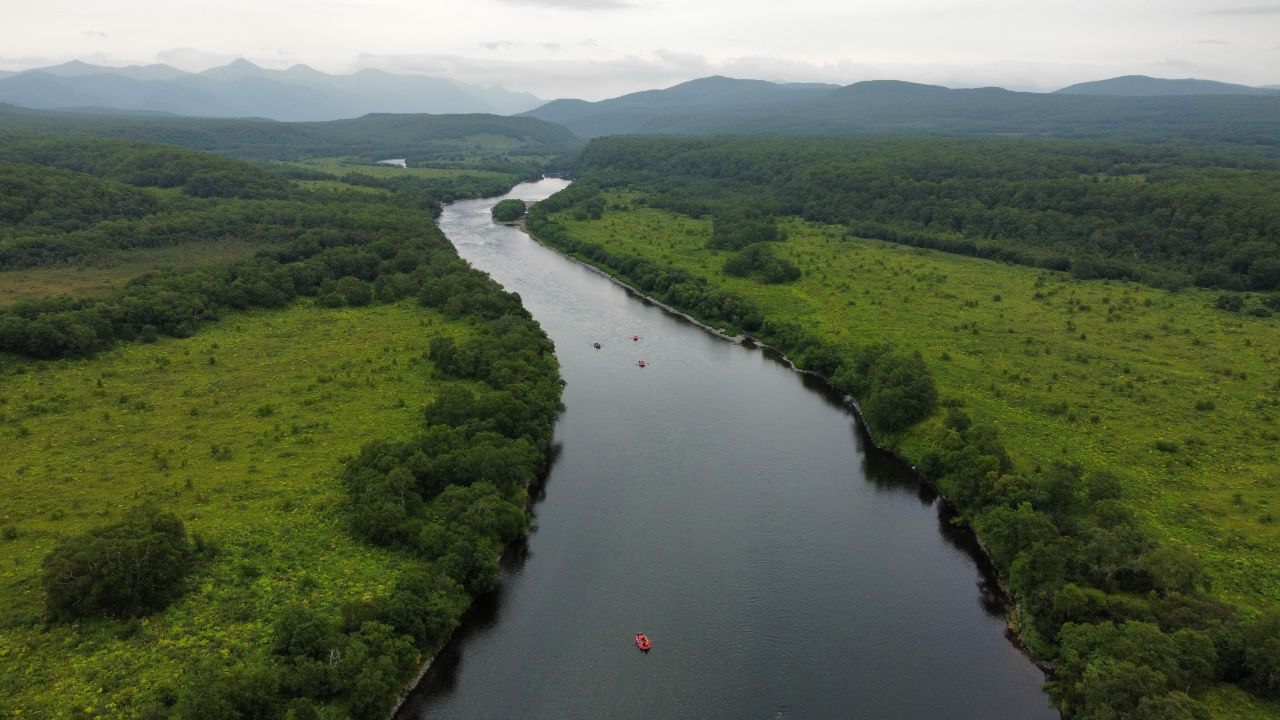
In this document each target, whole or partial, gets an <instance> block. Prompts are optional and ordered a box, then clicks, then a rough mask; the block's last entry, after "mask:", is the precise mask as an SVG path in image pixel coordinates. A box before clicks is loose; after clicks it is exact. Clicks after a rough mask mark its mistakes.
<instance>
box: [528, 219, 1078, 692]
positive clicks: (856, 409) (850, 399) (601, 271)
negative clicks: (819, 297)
mask: <svg viewBox="0 0 1280 720" xmlns="http://www.w3.org/2000/svg"><path fill="white" fill-rule="evenodd" d="M513 224H514V225H517V226H518V228H519V230H520V231H521V232H523V233H524V234H525V235H527V236H528V237H529V238H530V239H531V240H533V241H534V242H536V243H538V244H539V245H541V246H542V247H545V248H547V249H548V250H551V251H552V252H556V253H559V254H560V255H562V256H564V257H566V258H569V259H571V260H573V261H574V262H576V263H579V264H580V265H582V267H584V268H586V269H588V270H590V271H591V272H593V273H596V274H597V275H600V276H601V277H603V278H605V279H606V280H608V281H609V282H610V283H613V284H614V285H617V286H618V287H621V288H623V289H624V290H626V291H627V292H628V293H630V294H631V295H632V296H634V297H636V298H639V299H641V300H643V301H644V302H646V303H648V304H650V305H653V306H655V307H658V308H661V309H662V310H664V311H666V312H667V313H668V314H670V315H673V316H675V317H678V318H680V319H681V320H683V321H684V322H687V323H689V324H691V325H694V326H696V327H699V328H701V329H702V330H704V331H706V332H707V333H709V334H711V335H713V336H715V337H717V338H719V339H721V340H725V341H727V342H731V343H734V344H736V345H749V346H751V347H755V348H759V349H760V350H761V351H763V352H771V353H773V354H774V355H775V357H776V358H777V359H778V360H779V361H780V362H782V363H783V364H785V365H786V366H787V367H788V368H790V369H791V371H793V372H795V373H797V374H799V375H802V376H805V377H810V378H814V379H816V380H819V381H821V382H822V383H823V384H824V385H825V386H826V387H827V389H828V390H829V391H830V392H831V393H833V394H836V395H838V396H840V397H841V398H843V400H844V402H845V403H846V404H847V406H848V407H849V409H850V411H852V413H853V414H854V415H855V416H856V417H857V418H858V427H859V430H860V431H861V433H862V436H863V438H864V439H865V440H866V441H867V442H868V443H869V444H870V445H871V446H872V447H873V448H874V449H875V450H876V451H878V452H882V453H885V454H887V455H889V456H891V457H892V458H894V459H895V460H898V461H900V462H902V463H904V464H906V465H908V466H909V467H910V468H911V470H912V471H913V472H915V473H916V476H917V477H918V478H919V480H920V481H921V482H923V483H927V484H928V485H929V486H930V487H931V488H933V489H934V490H935V491H937V492H939V493H941V488H939V487H938V485H937V483H936V482H934V480H933V479H931V478H929V477H926V476H925V475H923V474H921V473H920V472H919V469H918V468H917V466H916V465H915V463H914V462H912V461H911V460H910V459H909V458H906V457H903V456H902V455H900V454H899V453H898V452H897V451H896V450H894V449H891V448H889V447H886V446H884V445H882V444H881V443H880V442H878V441H877V440H876V437H875V433H873V432H872V430H871V427H870V425H869V424H868V423H867V419H866V416H865V415H864V414H863V412H862V407H861V406H860V405H859V404H858V399H857V398H855V397H854V396H853V395H851V394H849V393H847V392H845V391H843V390H841V389H840V388H838V387H836V384H835V382H834V381H833V380H832V378H830V377H827V376H826V375H823V374H822V373H820V372H817V371H815V370H806V369H804V368H802V367H800V366H799V365H797V364H796V362H795V361H794V360H792V359H791V358H790V357H789V356H788V355H787V354H786V353H785V352H784V351H782V350H781V349H779V348H777V347H774V346H772V345H768V344H766V343H764V342H761V341H760V340H758V339H757V338H753V337H751V336H750V335H747V334H745V333H737V334H734V335H730V334H728V333H727V332H726V331H725V330H723V329H721V328H716V327H712V326H711V325H708V324H707V323H705V322H702V321H701V320H699V319H698V318H695V317H694V316H692V315H690V314H688V313H686V312H683V311H681V310H679V309H678V308H676V307H673V306H672V305H669V304H667V303H665V302H663V301H661V300H659V299H657V298H655V297H653V296H652V295H648V294H646V293H645V292H644V291H642V290H640V289H638V288H636V287H635V286H634V285H631V284H629V283H627V282H624V281H623V280H621V279H620V278H618V277H616V276H614V275H612V274H610V273H609V271H608V270H607V269H605V268H603V267H601V266H599V265H597V264H595V263H593V262H592V261H591V260H590V259H589V258H586V257H584V256H581V255H576V254H572V253H567V252H563V251H562V250H560V249H559V248H557V247H555V246H554V245H552V244H549V243H546V242H543V241H542V240H540V239H538V237H537V236H536V235H535V234H534V233H532V232H531V231H530V230H529V228H528V227H527V226H526V225H525V223H524V222H523V221H520V222H519V223H513ZM943 502H947V500H946V499H945V496H944V498H943ZM965 529H966V530H967V531H968V533H969V535H970V537H971V539H972V541H973V543H974V544H975V545H976V547H977V549H978V551H979V552H980V553H981V555H982V558H981V559H982V560H983V561H984V562H982V563H980V565H981V567H982V569H983V572H984V574H987V573H989V580H990V581H991V582H993V583H994V584H995V586H996V587H998V588H999V592H1000V598H999V600H1000V602H1001V604H1002V605H1004V606H1005V607H1006V608H1007V610H1008V612H1007V613H1006V616H1005V623H1006V627H1007V628H1008V633H1007V635H1008V637H1009V641H1010V642H1012V643H1013V644H1014V645H1015V646H1016V647H1017V648H1018V649H1019V650H1021V651H1022V652H1024V653H1026V655H1027V659H1029V660H1030V661H1032V662H1034V663H1035V664H1036V666H1037V667H1039V668H1040V669H1041V670H1042V671H1044V672H1045V673H1049V672H1051V671H1052V669H1053V664H1052V663H1050V662H1047V661H1045V660H1042V659H1037V658H1035V657H1034V656H1032V655H1031V651H1030V648H1029V647H1028V645H1027V641H1026V638H1025V637H1023V635H1022V630H1021V624H1020V623H1019V622H1018V618H1017V611H1018V606H1017V602H1016V599H1015V598H1014V596H1013V594H1012V593H1011V592H1010V591H1009V586H1008V584H1007V582H1006V580H1005V578H1003V577H1002V576H1001V575H1000V573H999V570H998V569H997V566H996V563H995V558H994V557H993V556H992V555H991V551H990V550H989V549H988V548H987V546H986V544H985V543H983V542H982V538H980V537H979V536H978V535H977V533H975V532H973V528H972V526H971V525H969V524H967V523H966V524H965Z"/></svg>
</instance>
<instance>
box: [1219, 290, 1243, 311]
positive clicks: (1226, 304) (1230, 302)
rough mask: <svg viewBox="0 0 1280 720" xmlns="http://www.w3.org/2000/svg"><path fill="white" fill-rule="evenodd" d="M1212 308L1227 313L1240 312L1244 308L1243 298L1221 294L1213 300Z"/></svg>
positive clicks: (1231, 294)
mask: <svg viewBox="0 0 1280 720" xmlns="http://www.w3.org/2000/svg"><path fill="white" fill-rule="evenodd" d="M1213 306H1214V307H1216V308H1218V309H1219V310H1226V311H1227V312H1240V311H1241V310H1242V309H1243V308H1244V298H1242V297H1240V296H1239V295H1236V294H1233V293H1222V294H1221V295H1219V296H1218V297H1216V298H1214V300H1213Z"/></svg>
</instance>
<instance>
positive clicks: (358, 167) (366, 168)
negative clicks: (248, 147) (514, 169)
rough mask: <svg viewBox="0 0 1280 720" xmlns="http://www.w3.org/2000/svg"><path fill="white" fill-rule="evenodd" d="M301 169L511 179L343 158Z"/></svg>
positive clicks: (460, 169)
mask: <svg viewBox="0 0 1280 720" xmlns="http://www.w3.org/2000/svg"><path fill="white" fill-rule="evenodd" d="M296 164H297V165H299V166H300V167H305V168H310V169H312V170H319V171H321V172H327V173H333V174H335V175H344V174H346V173H360V174H362V175H371V176H373V177H379V178H388V177H402V176H405V175H409V176H413V177H419V178H426V179H432V180H434V179H442V178H443V179H455V178H468V177H471V178H487V179H498V180H506V179H507V178H509V177H510V174H508V173H501V172H495V171H492V170H479V169H472V168H467V167H408V168H402V167H395V166H392V165H374V164H370V163H366V162H362V161H352V160H344V159H342V158H329V159H323V160H308V161H306V162H303V163H296Z"/></svg>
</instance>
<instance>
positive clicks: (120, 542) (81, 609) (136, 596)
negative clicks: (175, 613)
mask: <svg viewBox="0 0 1280 720" xmlns="http://www.w3.org/2000/svg"><path fill="white" fill-rule="evenodd" d="M193 558H194V552H193V550H192V548H191V544H190V543H189V542H188V540H187V531H186V528H185V527H183V525H182V521H181V520H179V519H178V518H177V516H175V515H174V514H173V513H167V512H160V511H159V510H157V509H155V508H154V507H151V506H142V507H138V508H134V509H133V510H130V511H129V513H128V514H126V515H125V518H124V520H122V521H121V522H119V523H116V524H114V525H108V526H106V527H102V528H98V529H96V530H91V531H89V532H88V533H86V534H84V535H77V536H75V537H71V538H67V539H65V540H62V541H61V542H59V543H58V544H57V546H55V547H54V548H53V550H52V551H50V552H49V554H48V555H47V556H45V559H44V574H43V575H42V577H41V584H42V585H43V586H44V589H45V593H46V609H47V612H48V614H49V616H50V617H51V618H53V619H54V620H75V619H77V618H82V617H89V616H94V615H110V616H114V617H133V616H137V615H142V614H145V613H147V612H152V611H155V610H159V609H161V608H163V607H164V606H165V605H166V604H167V603H168V602H169V601H170V600H172V599H173V597H174V595H175V594H176V593H177V591H178V588H179V585H180V583H181V581H182V579H183V578H184V577H185V576H186V574H187V573H188V572H189V571H190V569H191V566H192V564H193Z"/></svg>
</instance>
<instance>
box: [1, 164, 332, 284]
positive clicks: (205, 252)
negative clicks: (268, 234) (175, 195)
mask: <svg viewBox="0 0 1280 720" xmlns="http://www.w3.org/2000/svg"><path fill="white" fill-rule="evenodd" d="M342 187H343V188H349V187H351V186H349V185H342ZM270 247H271V246H270V245H269V244H267V243H256V242H249V241H241V240H227V241H223V242H212V243H200V244H189V245H182V246H175V247H161V248H140V249H137V250H123V251H118V252H115V253H112V254H110V255H108V256H107V257H104V258H98V259H94V260H92V261H91V262H84V263H76V264H71V265H56V266H52V267H33V268H24V269H22V270H6V271H3V272H0V307H4V306H5V305H11V304H13V303H16V302H22V301H24V300H39V299H41V298H47V297H54V296H59V295H62V296H67V297H75V298H81V297H87V298H98V297H106V296H108V295H110V294H111V293H112V292H113V291H115V290H117V289H119V288H120V287H121V286H122V285H124V284H125V283H126V282H128V281H129V280H131V279H132V278H135V277H137V276H139V275H142V274H143V273H147V272H154V271H165V270H183V269H187V268H193V267H201V266H204V265H208V264H210V263H225V262H231V261H234V260H241V259H244V258H248V257H252V256H253V255H254V254H255V253H257V252H258V251H259V250H265V249H268V248H270Z"/></svg>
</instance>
